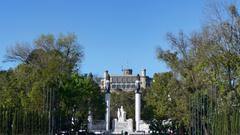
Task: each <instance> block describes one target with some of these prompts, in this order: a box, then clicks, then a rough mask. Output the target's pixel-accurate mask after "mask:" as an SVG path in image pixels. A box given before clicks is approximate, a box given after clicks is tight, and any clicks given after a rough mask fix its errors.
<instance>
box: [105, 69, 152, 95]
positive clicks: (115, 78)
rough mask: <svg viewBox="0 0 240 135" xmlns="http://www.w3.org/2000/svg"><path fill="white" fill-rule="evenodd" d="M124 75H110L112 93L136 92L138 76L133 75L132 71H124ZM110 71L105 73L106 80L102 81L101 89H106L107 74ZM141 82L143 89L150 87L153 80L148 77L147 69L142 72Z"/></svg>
mask: <svg viewBox="0 0 240 135" xmlns="http://www.w3.org/2000/svg"><path fill="white" fill-rule="evenodd" d="M122 71H123V74H122V75H112V74H110V82H111V86H110V87H111V91H127V92H130V91H134V90H135V81H136V80H137V75H133V70H132V69H123V70H122ZM107 73H108V71H105V72H104V78H103V79H101V83H100V88H101V89H102V90H103V89H104V84H105V83H104V82H105V79H106V74H107ZM139 75H140V81H141V88H143V89H146V88H148V87H149V86H150V84H151V81H152V78H150V77H148V76H147V75H146V69H143V70H142V71H141V73H140V74H139Z"/></svg>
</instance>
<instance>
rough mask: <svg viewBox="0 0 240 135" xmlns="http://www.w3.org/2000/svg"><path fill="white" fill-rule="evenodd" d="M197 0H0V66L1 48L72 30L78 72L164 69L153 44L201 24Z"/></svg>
mask: <svg viewBox="0 0 240 135" xmlns="http://www.w3.org/2000/svg"><path fill="white" fill-rule="evenodd" d="M204 4H205V3H204V1H203V0H5V1H1V2H0V47H1V48H0V61H1V62H0V63H1V65H0V69H2V70H3V69H8V68H9V67H14V66H15V65H16V64H14V63H3V62H2V61H3V60H4V56H5V54H6V49H7V48H8V47H10V46H13V45H14V44H15V43H16V42H30V43H31V42H32V41H33V40H34V39H36V38H37V37H38V36H39V35H41V34H48V33H53V34H56V35H57V34H59V33H71V32H73V33H75V34H76V35H77V37H78V40H79V42H80V44H81V45H82V46H83V47H84V53H85V57H84V61H83V63H82V65H81V73H89V72H92V73H93V74H96V75H102V74H103V71H105V70H109V72H110V73H114V74H120V73H121V69H122V67H123V68H132V69H133V72H134V74H136V73H138V72H140V70H141V69H143V68H146V69H147V74H148V75H150V76H152V75H153V73H155V72H164V71H167V70H168V69H167V67H166V65H164V63H162V62H160V61H158V60H157V58H156V48H157V47H162V48H165V49H167V48H169V47H168V46H169V44H168V43H167V41H166V37H165V34H166V33H167V32H173V33H177V32H178V31H179V30H183V31H184V32H191V31H194V30H197V29H199V28H200V26H201V20H202V17H203V9H204V8H203V7H204Z"/></svg>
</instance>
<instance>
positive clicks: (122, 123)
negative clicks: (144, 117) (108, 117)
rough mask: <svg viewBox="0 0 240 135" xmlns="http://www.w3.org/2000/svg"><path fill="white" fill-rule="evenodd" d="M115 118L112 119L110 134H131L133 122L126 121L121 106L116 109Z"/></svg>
mask: <svg viewBox="0 0 240 135" xmlns="http://www.w3.org/2000/svg"><path fill="white" fill-rule="evenodd" d="M117 117H118V118H117V119H113V121H112V131H113V132H112V134H121V133H126V132H128V133H132V132H133V120H132V119H126V111H124V109H123V106H121V108H118V111H117Z"/></svg>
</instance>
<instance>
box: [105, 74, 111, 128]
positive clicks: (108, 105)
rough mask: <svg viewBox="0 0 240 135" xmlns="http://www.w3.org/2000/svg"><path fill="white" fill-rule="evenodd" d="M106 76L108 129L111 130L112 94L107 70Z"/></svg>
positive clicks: (106, 118) (106, 117)
mask: <svg viewBox="0 0 240 135" xmlns="http://www.w3.org/2000/svg"><path fill="white" fill-rule="evenodd" d="M105 73H106V76H105V102H106V116H105V120H106V131H107V132H109V131H110V109H111V108H110V100H111V95H110V75H109V74H108V72H107V71H106V72H105Z"/></svg>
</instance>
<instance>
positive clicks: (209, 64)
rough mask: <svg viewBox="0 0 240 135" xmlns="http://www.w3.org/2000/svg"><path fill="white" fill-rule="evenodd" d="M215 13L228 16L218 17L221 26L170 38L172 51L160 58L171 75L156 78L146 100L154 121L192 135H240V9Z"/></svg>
mask: <svg viewBox="0 0 240 135" xmlns="http://www.w3.org/2000/svg"><path fill="white" fill-rule="evenodd" d="M214 11H216V12H218V11H223V12H224V14H221V13H222V12H221V13H220V12H218V13H217V16H215V19H217V20H215V21H212V22H211V23H209V22H208V23H206V24H205V25H204V26H203V27H202V29H201V30H200V31H198V32H194V33H192V34H189V35H188V34H184V33H183V32H179V34H178V35H174V34H172V33H168V34H167V39H168V41H169V43H170V45H171V46H172V48H173V49H172V50H163V49H161V48H160V49H158V58H159V59H160V60H161V61H163V62H165V63H166V64H167V65H168V66H169V68H170V72H169V73H162V74H157V75H155V76H154V79H153V80H154V82H153V84H152V87H151V90H150V91H149V93H148V94H147V97H146V99H145V100H146V103H147V105H148V107H149V108H152V109H153V113H154V118H156V119H157V120H161V119H171V120H173V121H174V122H176V123H177V124H178V125H182V126H183V128H184V129H188V132H189V134H239V131H240V130H239V128H240V127H239V122H238V120H239V109H240V104H239V102H240V95H239V83H240V82H239V80H240V78H239V73H240V72H239V71H240V66H239V63H240V53H239V50H240V44H239V43H240V42H239V41H240V40H239V39H240V25H239V13H238V8H237V6H236V5H234V4H230V5H229V10H227V11H226V8H221V7H214ZM168 95H170V97H171V100H169V99H168ZM220 123H221V124H220ZM178 127H179V128H181V126H178ZM180 134H183V133H180Z"/></svg>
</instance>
